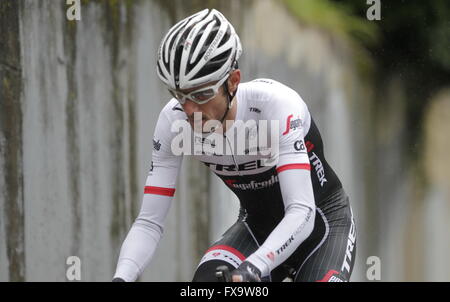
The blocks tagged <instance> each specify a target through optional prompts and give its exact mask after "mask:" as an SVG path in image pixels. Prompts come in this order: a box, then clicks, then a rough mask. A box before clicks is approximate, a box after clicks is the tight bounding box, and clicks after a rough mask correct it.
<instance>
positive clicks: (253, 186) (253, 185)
mask: <svg viewBox="0 0 450 302" xmlns="http://www.w3.org/2000/svg"><path fill="white" fill-rule="evenodd" d="M235 182H236V180H235V179H227V180H225V183H226V184H227V185H228V186H229V187H232V188H235V189H240V190H259V189H264V188H267V187H271V186H273V185H274V184H275V183H277V182H278V175H272V177H271V178H270V179H269V180H264V181H260V182H256V181H254V180H252V181H251V182H250V183H243V184H242V183H241V184H237V183H235Z"/></svg>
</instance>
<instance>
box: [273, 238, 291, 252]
mask: <svg viewBox="0 0 450 302" xmlns="http://www.w3.org/2000/svg"><path fill="white" fill-rule="evenodd" d="M292 241H294V235H292V236H291V237H289V239H288V240H287V241H286V242H285V243H284V244H283V245H282V246H281V247H280V248H279V249H278V250H276V252H277V255H280V254H281V253H282V252H283V251H284V250H285V249H286V248H287V247H288V246H289V245H290V244H291V242H292Z"/></svg>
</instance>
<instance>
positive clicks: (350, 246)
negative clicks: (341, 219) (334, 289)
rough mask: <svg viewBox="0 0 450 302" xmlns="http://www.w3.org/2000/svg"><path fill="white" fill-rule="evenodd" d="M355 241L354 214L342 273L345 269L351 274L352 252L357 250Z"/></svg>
mask: <svg viewBox="0 0 450 302" xmlns="http://www.w3.org/2000/svg"><path fill="white" fill-rule="evenodd" d="M355 241H356V227H355V221H354V219H353V213H352V224H351V226H350V231H349V232H348V240H347V248H346V250H345V258H344V263H343V264H342V268H341V271H344V269H345V270H347V272H349V273H350V263H351V262H352V252H353V249H354V248H355Z"/></svg>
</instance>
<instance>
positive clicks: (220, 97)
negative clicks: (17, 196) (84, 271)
mask: <svg viewBox="0 0 450 302" xmlns="http://www.w3.org/2000/svg"><path fill="white" fill-rule="evenodd" d="M241 52H242V47H241V42H240V40H239V37H238V35H237V34H236V32H235V30H234V28H233V26H232V25H231V24H230V23H229V22H228V21H227V19H226V18H225V17H224V16H223V15H222V14H221V13H220V12H218V11H217V10H215V9H212V10H208V9H205V10H203V11H200V12H198V13H196V14H194V15H192V16H189V17H187V18H185V19H183V20H181V21H180V22H178V23H177V24H175V25H174V26H173V27H172V28H171V29H170V30H169V31H168V33H167V34H166V35H165V37H164V38H163V39H162V42H161V45H160V48H159V52H158V61H157V73H158V76H159V77H160V79H161V80H162V81H163V82H164V84H165V85H166V86H167V87H168V89H169V91H170V93H171V94H172V95H173V98H172V99H171V100H170V101H169V102H168V103H167V105H166V106H165V107H164V108H163V109H162V111H161V113H160V115H159V119H158V122H157V125H156V129H155V133H154V139H153V143H154V150H153V155H152V165H151V169H150V173H149V175H148V177H147V180H146V186H145V190H144V193H145V194H144V197H143V203H142V208H141V211H140V213H139V215H138V217H137V219H136V221H135V222H134V224H133V226H132V227H131V229H130V231H129V233H128V235H127V237H126V239H125V241H124V242H123V245H122V248H121V251H120V256H119V260H118V264H117V269H116V273H115V275H114V279H113V280H114V281H134V280H136V278H137V277H138V276H139V275H140V274H141V273H142V271H143V270H144V268H145V267H146V266H147V264H148V263H149V261H150V260H151V258H152V255H153V254H154V252H155V249H156V246H157V244H158V242H159V240H160V238H161V235H162V232H163V225H164V219H165V217H166V215H167V213H168V211H169V208H170V204H171V201H172V199H173V196H174V193H175V187H176V185H175V184H176V178H177V175H178V171H179V168H180V166H181V161H182V157H183V155H180V154H177V152H175V151H174V145H175V146H180V144H174V142H175V141H177V139H179V137H178V136H177V135H178V134H177V133H176V132H172V131H170V130H171V126H172V125H173V124H174V123H175V122H177V121H188V122H189V124H190V127H189V129H188V130H189V133H190V134H192V136H183V138H184V139H186V137H189V138H194V139H192V141H189V142H186V141H183V143H182V144H181V145H183V147H186V146H190V147H191V149H192V146H193V145H194V146H198V145H200V147H201V148H200V149H197V151H198V150H200V151H199V152H194V154H193V155H194V157H195V158H197V159H198V160H200V161H201V162H203V163H204V164H205V165H207V166H208V167H209V168H210V170H212V172H213V173H215V174H216V175H217V176H218V177H220V178H221V179H222V180H223V181H224V183H225V185H226V186H228V187H229V188H230V189H231V190H232V191H233V192H234V193H235V194H236V195H237V196H238V198H239V200H240V205H241V208H240V213H239V215H238V219H237V221H236V222H235V223H234V224H233V225H232V226H231V227H230V228H229V229H228V230H227V231H226V232H225V233H224V234H223V236H222V237H221V238H220V239H218V240H217V241H216V242H215V243H214V244H212V245H211V247H210V248H209V249H208V250H207V251H206V252H205V254H204V256H203V258H202V259H201V260H200V263H199V265H198V267H197V269H196V272H195V274H194V277H193V281H216V280H217V279H216V276H215V271H216V268H217V267H218V266H221V265H226V266H227V267H228V268H229V270H230V271H231V277H232V281H234V282H236V281H237V282H239V281H282V280H283V279H285V278H286V277H287V276H292V277H293V280H294V281H349V279H350V275H351V273H352V269H353V264H354V261H355V253H356V230H355V223H354V219H353V214H352V211H351V208H350V205H349V199H348V196H347V195H346V193H345V192H344V190H343V188H342V184H341V182H340V181H339V179H338V177H337V176H336V174H335V172H334V171H333V170H332V168H331V167H330V165H329V164H328V163H327V161H326V160H325V158H324V152H323V143H322V139H321V136H320V133H319V130H318V128H317V126H316V124H315V123H314V121H313V119H312V117H311V114H310V112H309V111H308V108H307V105H306V104H305V102H304V101H303V100H302V98H301V97H300V96H299V95H298V94H297V92H295V91H294V90H292V89H291V88H289V87H287V86H285V85H283V84H281V83H279V82H277V81H274V80H269V79H257V80H254V81H251V82H247V83H241V82H240V80H241V73H240V70H239V68H238V64H237V62H238V59H239V57H240V55H241ZM198 113H201V117H200V118H198V116H197V115H196V114H198ZM240 121H242V122H245V124H244V125H246V127H242V123H239V122H240ZM249 121H255V123H254V124H251V123H250V124H247V123H246V122H249ZM262 121H276V122H277V123H278V127H276V125H277V123H275V124H271V123H270V126H268V127H263V126H264V125H266V124H263V123H260V122H262ZM189 124H188V126H189ZM267 124H269V123H267ZM199 125H200V128H196V126H199ZM207 125H209V126H210V127H209V128H208V127H206V126H207ZM211 125H212V126H211ZM247 125H250V126H248V127H247ZM252 125H253V126H252ZM205 127H206V128H207V129H206V130H205ZM199 129H200V130H199ZM263 131H265V132H267V133H265V134H268V133H269V132H270V133H271V135H272V134H273V133H274V135H273V136H271V139H269V140H268V141H269V143H268V144H267V145H264V144H263V143H261V142H260V141H258V142H257V145H256V146H253V149H252V148H247V149H245V150H244V152H241V153H238V152H237V150H238V148H236V141H237V142H239V140H238V139H237V137H239V135H243V136H241V137H244V138H245V141H249V140H250V138H251V137H260V135H261V134H262V132H263ZM198 137H200V139H197V138H198ZM261 141H263V140H261ZM219 146H223V147H224V148H225V149H223V152H220V150H222V149H220V148H218V147H219ZM194 149H195V148H194ZM183 150H184V149H183ZM205 150H206V151H205ZM208 150H213V151H212V152H209V151H208ZM263 151H269V152H263ZM184 154H187V153H186V152H184Z"/></svg>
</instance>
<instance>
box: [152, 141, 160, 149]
mask: <svg viewBox="0 0 450 302" xmlns="http://www.w3.org/2000/svg"><path fill="white" fill-rule="evenodd" d="M153 149H155V150H156V151H159V149H161V143H160V142H159V140H158V141H155V139H153Z"/></svg>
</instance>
